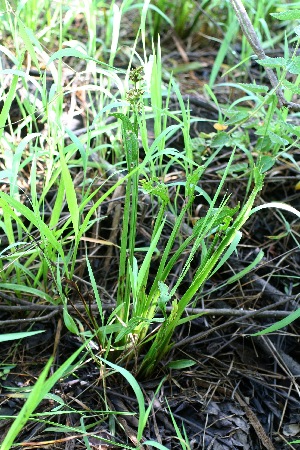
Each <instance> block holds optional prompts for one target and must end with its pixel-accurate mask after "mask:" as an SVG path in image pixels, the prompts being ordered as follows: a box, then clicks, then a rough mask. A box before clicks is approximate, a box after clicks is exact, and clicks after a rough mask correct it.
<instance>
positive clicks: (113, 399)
mask: <svg viewBox="0 0 300 450" xmlns="http://www.w3.org/2000/svg"><path fill="white" fill-rule="evenodd" d="M172 52H173V53H172V61H178V62H180V61H182V54H181V55H180V53H179V51H178V44H177V48H176V45H175V46H174V48H173V50H172ZM214 53H215V50H214V49H207V48H206V49H203V50H199V51H193V52H190V53H188V54H187V53H185V55H186V57H187V58H188V59H189V61H193V60H196V59H199V58H201V60H202V61H203V67H204V68H203V69H201V70H199V71H194V72H191V73H187V74H184V75H181V76H180V77H178V80H179V82H180V85H181V88H182V91H183V93H184V94H185V95H189V98H190V105H191V110H192V115H194V116H197V117H202V118H208V119H214V120H217V117H218V115H217V110H216V108H215V106H214V105H213V104H211V103H210V102H209V101H208V100H207V99H206V98H205V97H204V96H203V95H200V94H199V92H201V87H202V85H203V83H205V82H206V81H207V77H208V76H209V73H210V70H211V66H212V63H213V60H214ZM170 61H171V58H170V51H169V53H168V54H167V53H166V54H165V56H164V63H165V64H166V65H168V64H169V63H170ZM250 71H251V69H250ZM256 71H257V67H253V71H252V73H251V76H253V78H255V77H257V72H256ZM259 76H261V75H260V74H259ZM234 95H237V94H236V93H235V92H232V91H226V90H225V89H224V90H222V91H220V92H219V93H218V98H222V99H223V101H224V102H225V103H226V102H231V101H232V100H233V97H234ZM80 101H82V99H78V102H80ZM67 107H68V104H67V102H66V108H67ZM15 114H16V116H17V115H18V114H17V110H16V111H15ZM83 122H84V120H83ZM201 123H202V129H201V131H203V130H204V131H205V132H210V131H212V130H213V128H212V126H211V123H209V122H201ZM81 126H82V124H80V123H78V125H77V128H78V129H79V128H80V127H81ZM198 132H199V129H198V130H197V129H195V128H193V129H192V134H193V135H192V137H197V133H198ZM181 142H182V141H181V136H177V140H176V142H175V143H173V145H176V146H177V147H178V148H180V145H181ZM229 153H230V149H229V148H224V149H223V153H222V154H221V155H220V156H219V159H218V160H216V161H215V165H214V167H213V169H212V170H209V171H207V173H206V174H205V175H204V178H202V179H201V185H202V187H204V188H205V189H206V190H207V192H208V193H209V194H211V193H213V192H214V191H215V190H216V187H217V185H218V183H219V180H220V176H219V174H218V173H217V170H218V168H221V167H222V165H223V164H224V162H226V160H227V159H228V154H229ZM292 154H293V157H294V158H295V160H296V161H299V159H300V150H299V148H295V149H293V153H292ZM241 162H243V156H242V155H241ZM172 169H173V170H172V174H170V177H171V176H172V177H173V179H174V178H175V179H178V178H180V177H184V174H182V172H181V171H180V170H179V169H178V168H177V167H174V168H172ZM74 175H76V174H74ZM97 175H98V176H100V178H101V177H102V178H103V177H105V171H104V170H103V169H102V168H101V167H100V168H99V173H98V174H97ZM297 181H298V173H297V172H296V170H295V168H294V167H292V166H289V165H288V164H287V163H286V162H285V161H282V162H278V163H277V164H276V165H275V166H274V168H273V169H271V170H270V172H269V173H268V174H267V176H266V179H265V184H264V189H263V191H262V192H261V197H260V198H258V199H257V204H261V203H263V202H270V201H281V202H286V203H288V204H290V205H292V206H294V207H295V208H298V209H300V201H299V194H298V192H297V191H296V190H295V185H296V183H297ZM246 182H247V179H244V178H237V175H236V174H233V175H232V177H231V178H230V179H228V181H227V183H226V185H225V187H224V191H225V189H226V190H227V191H228V192H231V193H232V194H233V195H232V202H234V203H235V204H236V202H238V201H242V200H243V196H244V193H245V188H246ZM203 208H204V209H205V205H204V206H203ZM200 211H201V209H200ZM103 214H104V215H106V214H107V218H106V219H105V220H104V221H102V222H101V226H100V229H99V237H100V238H102V239H105V238H108V237H109V236H111V233H112V230H111V229H112V228H113V226H118V223H117V224H115V222H114V215H115V210H114V208H111V209H110V210H109V211H107V210H106V211H103ZM197 214H198V210H196V208H195V216H197ZM152 217H153V209H152V207H151V206H150V205H147V204H145V203H144V202H143V201H142V199H141V204H140V221H139V223H138V230H137V231H138V235H139V236H140V242H141V244H143V243H144V244H145V243H146V242H147V236H148V235H149V234H148V230H149V229H150V228H151V221H152ZM285 218H286V219H287V221H288V222H289V223H290V225H291V229H292V230H293V233H286V228H285V223H284V221H283V219H282V216H281V215H280V214H278V212H276V210H275V209H264V210H262V211H260V212H258V213H256V214H255V215H253V216H252V217H251V219H250V220H249V221H248V222H247V223H246V225H245V226H244V230H243V232H244V233H243V236H244V237H243V240H242V242H241V245H240V247H239V254H238V255H235V256H234V257H231V259H230V263H229V264H226V265H225V266H224V267H223V268H222V269H221V270H220V271H219V272H218V273H217V274H216V275H214V276H213V277H212V279H211V280H209V282H208V283H207V284H206V285H205V287H204V290H203V292H201V293H200V294H199V296H198V298H197V299H196V300H197V307H199V308H201V307H202V306H203V305H205V308H208V309H212V308H213V309H215V312H214V314H210V315H206V316H204V317H201V318H199V319H197V320H194V321H193V322H192V323H191V324H186V325H184V326H182V327H180V329H178V330H177V334H176V335H175V336H174V341H175V346H174V348H173V350H172V352H171V354H170V355H169V356H168V359H167V360H165V361H164V362H163V363H162V364H161V365H160V367H159V368H158V370H157V372H156V374H155V376H154V377H153V378H152V379H151V380H146V381H145V380H140V385H141V387H142V389H143V391H144V393H145V398H146V399H148V400H150V399H151V398H152V397H153V395H154V392H155V390H156V388H157V386H158V384H159V382H160V381H161V379H162V377H164V376H165V377H166V380H165V382H164V384H163V387H162V388H161V389H160V391H159V393H158V395H157V398H156V400H155V402H154V407H153V412H152V413H151V414H150V418H149V426H148V427H147V428H146V432H145V435H144V438H145V439H153V440H156V441H157V442H160V443H162V444H163V445H166V446H167V447H169V448H170V449H177V448H180V444H179V442H178V439H177V438H176V433H175V429H174V425H173V423H172V420H171V418H170V413H169V411H168V407H167V402H166V400H167V401H168V403H169V406H170V409H171V411H172V413H173V416H174V418H175V420H176V422H177V424H178V425H179V426H181V425H182V424H183V425H184V427H185V431H186V435H187V437H188V439H189V442H190V448H191V449H203V450H204V449H205V450H227V449H228V450H239V449H244V450H248V449H249V450H260V449H267V450H273V449H276V450H284V449H288V448H292V449H297V448H299V449H300V445H299V444H294V445H293V446H289V445H288V442H289V441H292V440H294V439H297V438H300V425H299V424H300V397H299V382H298V377H299V374H300V352H299V331H300V330H299V320H297V321H295V322H294V323H292V324H291V325H290V326H288V327H286V328H285V329H283V330H281V331H280V332H278V333H276V334H274V335H271V336H267V337H266V336H264V337H250V336H249V334H251V333H253V332H256V331H258V330H260V329H261V328H262V327H264V326H266V325H270V324H271V323H273V322H274V321H275V320H278V318H282V317H283V316H284V315H285V314H286V313H287V312H289V311H293V310H295V309H297V308H298V294H300V288H299V282H298V279H299V275H300V271H299V264H300V251H299V248H298V245H297V238H298V233H299V223H298V222H297V221H296V220H295V217H294V216H291V215H289V214H288V213H285ZM186 231H187V232H188V229H187V230H186ZM275 235H276V236H281V237H280V238H279V239H271V238H270V236H275ZM293 236H295V239H294V238H293ZM164 238H165V239H166V240H167V239H168V235H167V234H166V235H165V236H164ZM259 249H263V250H264V254H265V256H264V258H263V260H262V261H261V263H260V264H259V266H258V267H257V268H256V269H255V270H253V271H252V273H251V274H250V275H248V276H247V277H245V278H243V279H242V280H241V281H240V282H238V283H237V284H236V285H229V286H225V287H222V288H221V289H219V290H217V291H216V292H215V290H216V288H217V287H218V286H221V285H222V284H223V283H224V282H225V281H226V279H228V277H229V276H231V275H232V273H233V272H236V271H239V270H241V268H243V267H245V266H247V265H248V264H249V263H250V262H251V261H253V259H254V258H255V256H256V255H257V253H258V251H259ZM184 260H185V255H183V257H182V263H184ZM117 268H118V254H117V251H115V250H114V249H109V250H107V248H104V247H103V246H99V247H98V248H96V249H95V250H94V252H93V270H94V271H95V274H96V276H97V280H98V284H99V285H101V286H102V288H103V292H102V296H103V299H104V300H105V301H106V302H107V305H108V308H109V305H111V298H113V297H114V295H115V289H116V286H115V284H114V280H116V274H117ZM178 270H179V268H178ZM79 276H80V277H81V274H79ZM175 276H176V274H174V277H175ZM191 278H192V273H190V274H188V276H187V279H186V283H187V285H188V284H189V282H190V280H191ZM87 279H88V278H87ZM75 281H76V280H75ZM78 285H79V287H80V289H82V291H83V292H86V291H88V290H89V287H88V285H87V284H86V283H85V281H83V283H80V282H79V283H78ZM0 298H1V300H0V301H1V305H2V306H6V307H8V306H9V305H12V298H11V297H9V296H7V294H5V293H4V292H3V293H0ZM16 300H18V299H14V301H16ZM73 302H74V303H78V298H76V295H75V294H74V297H73ZM18 303H19V305H20V306H21V308H20V310H19V311H16V310H13V309H12V308H7V310H3V309H2V310H1V309H0V320H1V322H0V323H1V327H2V333H3V332H5V333H9V332H15V331H20V330H23V329H24V325H23V324H22V321H23V319H24V318H31V319H32V320H33V322H34V318H35V317H36V318H39V319H41V316H43V315H44V316H46V318H44V319H42V320H39V321H36V322H35V324H34V325H33V328H32V329H33V330H35V329H46V333H44V334H42V335H40V336H37V337H34V338H31V339H26V340H23V341H22V342H20V343H18V345H17V346H12V345H11V343H6V344H2V345H1V348H0V358H1V361H2V362H3V363H5V364H11V365H13V367H12V368H11V370H10V372H9V373H8V374H5V373H1V367H0V386H1V394H0V395H1V397H0V414H1V415H11V414H13V415H16V414H18V411H19V410H20V408H21V407H22V405H23V403H24V399H22V398H18V397H15V396H14V395H13V394H12V392H13V391H12V390H11V389H12V388H16V387H26V386H28V385H32V384H33V383H34V382H35V380H36V379H37V377H38V375H39V373H40V371H41V369H42V368H43V367H44V365H45V363H46V361H47V360H48V359H49V357H50V356H51V355H52V353H53V349H54V342H56V344H55V355H56V358H55V364H56V365H57V366H59V365H60V364H61V363H62V362H63V361H64V360H65V359H66V357H67V356H69V355H71V354H72V353H73V352H74V351H75V350H76V349H77V348H78V346H79V343H78V341H77V339H76V338H75V337H74V336H72V335H71V334H70V333H69V332H67V330H66V329H64V327H63V326H62V319H61V317H60V312H59V311H57V310H50V309H48V310H47V309H44V310H43V311H31V312H28V310H26V305H24V304H23V305H22V304H21V302H18ZM13 304H14V306H16V303H13ZM22 307H23V308H22ZM27 307H28V305H27ZM264 308H266V310H267V311H269V312H268V313H261V315H259V314H258V312H259V311H263V310H264ZM24 309H25V310H24ZM218 310H222V311H221V313H219V312H218ZM226 311H227V313H226ZM255 311H256V312H255ZM275 311H277V315H276V312H275ZM278 311H279V312H278ZM251 312H252V314H250V313H251ZM235 313H236V314H237V313H238V314H239V316H235V315H234V314H235ZM249 314H250V315H249ZM74 315H76V313H75V312H74ZM25 328H26V327H25ZM176 359H191V360H193V361H194V362H195V365H194V366H192V367H190V368H188V369H182V370H171V369H168V368H166V363H167V362H168V361H171V360H176ZM53 393H54V394H57V395H59V396H61V397H62V398H63V399H64V401H65V403H66V405H67V406H68V408H69V411H70V412H69V413H68V414H64V415H61V416H60V419H59V420H60V423H62V424H67V425H68V426H73V427H76V426H80V415H79V414H78V413H76V412H75V413H72V412H71V410H72V408H74V409H75V410H76V409H77V410H85V411H86V412H87V416H88V415H89V412H90V411H91V410H93V411H101V410H103V409H105V402H107V403H108V405H109V408H110V409H111V410H116V411H125V412H126V411H127V412H128V411H129V412H136V411H137V404H136V399H135V397H134V395H133V393H132V391H131V390H130V388H129V386H128V384H127V383H126V381H125V380H124V379H121V378H118V377H117V376H116V375H115V376H111V377H110V378H109V379H108V380H107V385H106V384H105V383H104V381H103V379H102V377H101V373H100V370H99V368H98V367H97V366H96V365H95V364H94V363H93V361H92V360H91V361H89V362H88V363H86V364H85V365H84V366H83V367H82V368H81V369H80V371H77V373H74V374H72V375H70V376H69V377H68V378H67V379H65V380H63V381H62V382H60V383H57V384H56V386H55V388H54V389H53ZM52 407H53V405H52V402H51V400H44V401H43V402H42V403H41V404H40V406H39V407H38V410H37V412H42V411H43V412H45V411H50V410H51V408H52ZM117 417H118V418H117V421H116V425H115V426H116V428H115V436H112V435H111V434H110V431H109V430H110V428H109V418H108V416H107V415H104V416H103V414H102V415H101V413H98V414H97V413H96V417H93V418H90V419H87V420H86V423H96V422H98V423H97V425H95V426H94V427H93V428H92V429H90V430H89V431H91V432H93V433H94V434H98V435H99V436H102V437H103V438H107V439H113V440H117V441H118V442H119V445H120V447H119V448H123V447H122V446H123V445H129V446H132V447H134V446H135V445H136V432H137V418H136V417H135V416H134V415H125V416H117ZM48 419H49V421H50V422H51V416H50V417H49V418H48ZM55 420H56V421H57V417H56V418H55ZM10 423H11V422H10V421H9V420H4V419H2V420H1V421H0V436H2V437H4V436H5V433H6V431H7V429H8V427H9V425H10ZM18 441H19V442H22V446H20V448H24V449H31V448H39V449H46V448H51V449H68V450H73V449H74V450H75V449H76V450H80V449H85V448H86V446H85V444H84V442H83V439H82V437H80V436H79V437H78V436H77V437H76V436H74V433H72V432H70V433H69V434H61V433H58V432H54V431H45V425H44V424H43V423H39V422H35V421H30V422H28V423H27V424H26V425H25V426H24V428H23V430H22V432H21V434H20V435H19V437H18ZM47 441H48V443H46V442H47ZM89 443H90V447H91V448H92V449H113V448H117V447H114V446H111V445H109V444H105V443H104V442H102V443H101V444H99V440H96V439H95V438H93V437H90V438H89Z"/></svg>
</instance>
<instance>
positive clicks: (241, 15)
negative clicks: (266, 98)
mask: <svg viewBox="0 0 300 450" xmlns="http://www.w3.org/2000/svg"><path fill="white" fill-rule="evenodd" d="M230 2H231V4H232V6H233V9H234V11H235V14H236V17H237V19H238V21H239V23H240V26H241V30H242V32H243V34H244V36H245V38H246V39H247V41H248V42H249V44H250V46H251V48H252V49H253V51H254V53H255V54H256V56H257V57H258V58H259V59H266V58H267V56H266V54H265V52H264V49H263V48H262V46H261V43H260V42H259V39H258V36H257V34H256V32H255V30H254V27H253V25H252V22H251V20H250V18H249V16H248V13H247V11H246V9H245V8H244V5H243V4H242V2H241V0H230ZM265 71H266V74H267V76H268V78H269V80H270V83H271V86H272V87H273V88H274V90H275V92H276V95H277V98H278V104H279V106H280V107H282V106H285V105H286V106H288V107H289V108H291V109H294V110H296V111H300V105H298V104H297V103H293V102H288V101H287V100H286V99H285V98H284V95H283V92H282V90H281V87H280V83H279V81H278V79H277V76H276V75H275V73H274V71H273V69H271V68H270V67H265Z"/></svg>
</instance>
